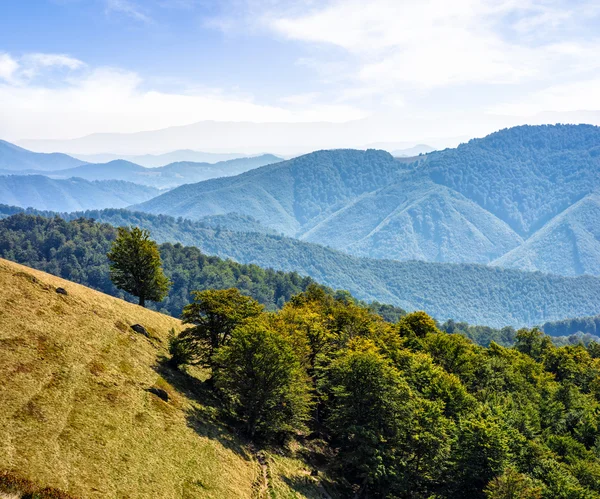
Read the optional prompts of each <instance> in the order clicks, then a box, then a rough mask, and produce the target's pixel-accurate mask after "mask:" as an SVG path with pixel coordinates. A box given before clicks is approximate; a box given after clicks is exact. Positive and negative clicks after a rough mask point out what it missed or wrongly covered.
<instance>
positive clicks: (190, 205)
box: [139, 149, 403, 235]
mask: <svg viewBox="0 0 600 499" xmlns="http://www.w3.org/2000/svg"><path fill="white" fill-rule="evenodd" d="M402 172H403V164H402V163H401V162H399V161H396V160H395V159H394V158H393V157H392V156H391V155H390V154H389V153H387V152H384V151H375V150H368V151H354V150H344V149H342V150H334V151H317V152H314V153H311V154H308V155H306V156H301V157H299V158H294V159H291V160H289V161H284V162H281V163H277V164H275V165H270V166H266V167H263V168H259V169H256V170H252V171H250V172H247V173H244V174H242V175H238V176H236V177H232V178H223V179H216V180H210V181H207V182H202V183H199V184H193V185H186V186H182V187H179V188H177V189H175V190H174V191H173V194H172V195H170V193H166V194H164V195H161V196H159V197H157V198H155V199H153V200H152V201H150V202H148V203H146V204H143V205H140V206H139V208H140V209H141V210H143V211H147V212H150V213H164V214H167V215H174V216H183V217H186V218H196V219H197V218H200V217H202V216H206V215H219V214H226V213H229V212H238V213H241V214H244V215H251V216H253V217H254V218H256V219H257V220H259V221H260V222H262V223H264V224H266V225H267V226H269V227H271V228H274V229H276V230H278V231H281V232H283V233H284V234H286V235H298V233H300V232H302V228H303V226H304V225H306V224H309V223H311V222H313V223H314V220H315V219H318V218H319V217H323V216H325V215H327V214H328V213H330V212H331V211H332V210H334V209H339V208H341V207H343V206H344V205H345V204H346V203H348V202H349V201H352V200H354V199H355V198H356V197H358V196H360V195H362V194H366V193H369V192H372V191H374V190H376V189H379V188H381V187H384V186H386V185H388V184H390V183H393V182H394V181H395V180H397V179H398V178H399V176H401V174H402Z"/></svg>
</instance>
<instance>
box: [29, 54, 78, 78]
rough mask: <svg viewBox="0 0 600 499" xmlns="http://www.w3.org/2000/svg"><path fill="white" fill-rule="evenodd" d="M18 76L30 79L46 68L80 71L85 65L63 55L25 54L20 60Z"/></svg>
mask: <svg viewBox="0 0 600 499" xmlns="http://www.w3.org/2000/svg"><path fill="white" fill-rule="evenodd" d="M20 62H21V72H20V76H21V77H24V78H27V79H31V78H33V77H35V76H36V75H38V74H39V73H40V72H41V71H43V70H45V69H48V68H66V69H69V70H72V71H74V70H76V69H81V68H83V67H84V66H85V64H84V63H83V62H82V61H80V60H79V59H75V58H74V57H70V56H68V55H65V54H43V53H34V54H26V55H24V56H23V57H22V58H21V59H20Z"/></svg>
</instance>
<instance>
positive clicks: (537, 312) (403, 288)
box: [0, 206, 600, 328]
mask: <svg viewBox="0 0 600 499" xmlns="http://www.w3.org/2000/svg"><path fill="white" fill-rule="evenodd" d="M14 211H15V209H14V208H8V207H1V206H0V213H5V214H6V215H9V214H10V213H12V212H14ZM46 215H49V214H47V213H46ZM61 216H63V217H66V218H69V219H72V218H79V217H81V216H85V217H91V218H94V219H96V220H98V221H100V222H105V223H110V224H111V225H113V226H123V225H133V226H137V227H141V228H145V229H148V230H150V232H151V234H152V237H153V239H155V240H157V241H158V242H161V243H164V242H171V243H181V244H183V245H187V246H195V247H197V248H198V249H199V250H200V251H201V252H202V253H205V254H208V255H216V256H219V257H221V258H225V259H229V258H231V259H234V260H235V261H237V262H240V263H243V264H256V265H259V266H260V267H263V268H273V269H276V270H281V271H284V272H293V271H297V272H298V273H299V274H301V275H304V276H310V277H311V278H312V279H314V280H315V281H317V282H319V283H321V284H324V285H326V286H329V287H331V288H333V289H345V290H348V291H349V292H350V293H352V295H353V296H355V297H356V298H357V299H359V300H364V301H367V302H371V301H379V302H381V303H389V304H391V305H395V306H398V307H401V308H403V309H405V310H425V311H427V312H428V313H429V314H431V315H432V316H433V317H435V318H436V319H437V320H439V321H441V322H443V321H446V320H448V319H454V320H455V321H457V322H468V323H470V324H485V325H487V326H491V327H499V328H501V327H504V326H513V327H521V326H534V325H539V324H541V323H544V322H547V321H551V320H560V319H564V318H565V317H582V316H588V315H594V314H596V313H597V312H598V310H599V309H600V279H598V278H595V277H590V276H582V277H577V278H564V277H560V276H553V275H545V274H541V273H538V272H536V273H532V272H521V271H517V270H507V269H500V268H493V267H487V266H484V265H467V264H463V265H457V264H436V263H427V262H396V261H391V260H372V259H367V258H355V257H352V256H349V255H345V254H343V253H341V252H338V251H334V250H331V249H329V248H324V247H323V246H319V245H316V244H309V243H304V242H302V241H298V240H296V239H292V238H287V237H283V236H275V235H269V234H261V233H257V232H235V231H231V230H226V229H224V228H222V227H220V226H219V223H221V222H223V223H228V222H227V221H228V220H229V219H228V218H227V217H224V218H223V219H221V218H220V217H216V219H211V220H210V221H209V222H193V221H189V220H183V219H174V218H172V217H168V216H164V215H160V216H157V215H149V214H144V213H139V212H138V213H135V212H129V211H126V210H102V211H88V212H84V213H74V214H67V215H61ZM40 223H42V222H40ZM236 223H241V224H243V223H244V222H242V221H241V220H239V219H238V220H237V221H236ZM211 224H212V226H211ZM214 224H216V225H214ZM2 227H7V226H6V225H0V228H2ZM4 230H6V229H2V230H1V231H0V240H1V238H2V237H3V235H2V232H3V231H4ZM10 230H17V231H18V230H19V229H18V228H11V229H10ZM7 237H10V236H7ZM20 237H21V236H20ZM32 244H37V243H36V242H33V243H32ZM22 263H25V261H23V262H22Z"/></svg>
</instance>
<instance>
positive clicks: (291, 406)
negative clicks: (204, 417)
mask: <svg viewBox="0 0 600 499" xmlns="http://www.w3.org/2000/svg"><path fill="white" fill-rule="evenodd" d="M215 365H216V368H215V371H214V376H215V380H216V383H215V384H216V387H217V389H218V390H219V391H220V393H221V394H222V396H223V397H224V399H225V401H226V403H227V406H228V408H229V409H230V411H231V413H232V414H233V415H235V417H237V418H238V420H239V421H241V422H242V424H243V428H244V430H245V432H246V433H247V434H248V435H249V436H250V437H252V438H259V439H267V440H272V439H274V438H277V437H281V436H285V435H286V434H289V433H293V432H298V431H302V430H304V429H305V423H306V421H307V420H308V415H309V410H310V396H309V391H308V384H307V382H306V373H305V372H304V370H303V369H302V366H301V364H300V361H299V359H298V358H297V356H296V354H295V352H294V350H293V348H292V345H291V344H290V343H289V341H288V340H286V338H285V337H283V336H282V335H281V334H280V333H278V332H276V331H273V330H271V329H270V328H269V327H267V326H265V325H264V324H261V323H260V322H250V323H248V324H245V325H243V326H240V327H238V328H237V329H235V331H234V332H233V333H232V335H231V339H230V341H229V342H228V343H227V344H226V345H225V346H223V347H221V348H220V349H219V350H218V353H217V355H216V357H215Z"/></svg>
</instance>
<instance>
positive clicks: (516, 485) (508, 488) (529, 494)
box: [485, 467, 542, 499]
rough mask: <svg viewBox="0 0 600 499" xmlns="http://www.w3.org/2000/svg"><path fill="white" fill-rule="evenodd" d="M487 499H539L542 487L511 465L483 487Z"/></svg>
mask: <svg viewBox="0 0 600 499" xmlns="http://www.w3.org/2000/svg"><path fill="white" fill-rule="evenodd" d="M485 497H486V498H487V499H541V497H542V487H541V486H540V485H538V484H537V483H536V482H535V481H534V480H533V479H532V478H530V477H529V476H527V475H524V474H523V473H519V472H518V471H517V470H515V469H514V468H512V467H509V468H506V470H505V471H504V473H503V474H502V475H500V476H498V477H496V478H494V479H493V480H492V481H491V482H490V483H489V484H488V486H487V487H486V489H485Z"/></svg>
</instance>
